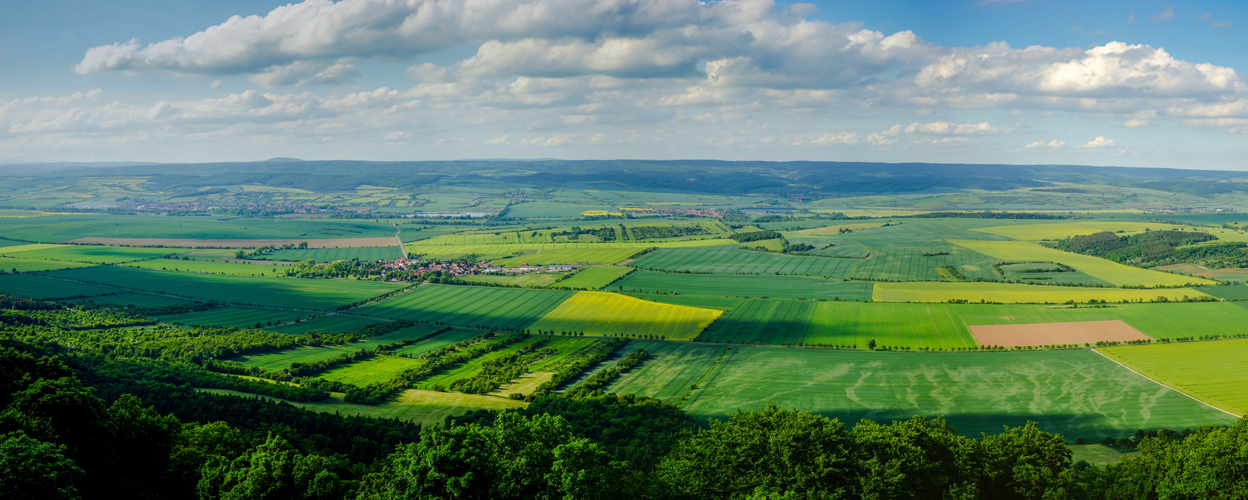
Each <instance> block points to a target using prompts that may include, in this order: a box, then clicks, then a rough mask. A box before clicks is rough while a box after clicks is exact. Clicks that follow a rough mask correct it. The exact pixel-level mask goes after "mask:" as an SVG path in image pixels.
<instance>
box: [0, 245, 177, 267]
mask: <svg viewBox="0 0 1248 500" xmlns="http://www.w3.org/2000/svg"><path fill="white" fill-rule="evenodd" d="M182 251H183V250H175V249H170V248H134V247H111V246H103V245H24V246H17V247H3V248H0V255H6V256H9V257H17V258H24V259H44V260H58V261H66V262H85V263H90V264H117V263H120V262H130V261H135V260H142V259H150V258H153V257H159V256H162V255H171V254H176V253H179V252H182Z"/></svg>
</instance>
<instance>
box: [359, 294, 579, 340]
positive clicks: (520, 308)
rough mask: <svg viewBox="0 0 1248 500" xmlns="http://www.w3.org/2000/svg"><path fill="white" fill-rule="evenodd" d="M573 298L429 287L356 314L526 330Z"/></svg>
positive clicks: (362, 308)
mask: <svg viewBox="0 0 1248 500" xmlns="http://www.w3.org/2000/svg"><path fill="white" fill-rule="evenodd" d="M570 296H572V293H571V292H563V291H554V290H517V289H509V288H489V287H477V286H450V285H425V286H422V287H420V288H417V289H415V290H412V291H409V292H406V293H403V294H400V295H398V296H395V297H391V298H388V299H386V300H383V301H381V302H377V303H374V304H369V305H367V306H364V307H361V308H359V309H356V310H354V311H353V313H354V314H360V315H363V316H371V317H374V318H386V319H410V320H416V321H422V322H429V323H437V324H444V325H454V326H470V327H477V328H508V329H524V328H527V327H528V326H529V325H530V324H532V323H533V322H534V321H537V320H538V319H539V318H541V317H542V316H544V315H546V313H548V312H550V311H551V310H553V309H554V308H555V307H557V306H558V305H559V304H560V303H562V302H563V301H564V300H565V299H567V298H568V297H570Z"/></svg>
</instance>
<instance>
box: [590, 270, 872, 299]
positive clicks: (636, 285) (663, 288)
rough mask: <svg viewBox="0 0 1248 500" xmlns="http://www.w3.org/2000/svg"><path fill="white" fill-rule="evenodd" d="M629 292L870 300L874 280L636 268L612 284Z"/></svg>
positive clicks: (613, 287) (614, 287)
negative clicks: (682, 272) (663, 270)
mask: <svg viewBox="0 0 1248 500" xmlns="http://www.w3.org/2000/svg"><path fill="white" fill-rule="evenodd" d="M617 287H618V288H621V289H623V291H626V292H649V293H655V292H663V293H679V294H681V295H718V296H740V297H747V296H748V297H764V298H766V297H772V298H791V299H801V298H806V299H827V300H831V299H834V298H836V299H840V300H861V301H866V300H871V288H872V283H868V282H853V281H840V280H827V279H822V278H809V277H805V276H749V275H718V274H669V273H656V272H650V271H637V272H635V273H633V274H631V275H629V276H628V277H627V278H625V279H624V280H621V281H620V282H619V283H616V284H615V286H612V289H616V288H617Z"/></svg>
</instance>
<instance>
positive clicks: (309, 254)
mask: <svg viewBox="0 0 1248 500" xmlns="http://www.w3.org/2000/svg"><path fill="white" fill-rule="evenodd" d="M402 256H403V252H402V250H400V249H399V247H398V246H392V247H358V248H309V249H305V250H278V251H276V252H272V253H268V254H265V255H263V256H261V257H260V258H262V259H265V260H286V261H305V260H314V261H316V262H334V261H338V260H351V259H360V260H365V261H376V260H394V259H397V258H399V257H402Z"/></svg>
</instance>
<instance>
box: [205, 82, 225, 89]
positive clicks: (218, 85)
mask: <svg viewBox="0 0 1248 500" xmlns="http://www.w3.org/2000/svg"><path fill="white" fill-rule="evenodd" d="M208 88H210V89H212V90H221V89H223V88H225V84H224V83H221V80H213V81H212V84H210V85H208Z"/></svg>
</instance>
